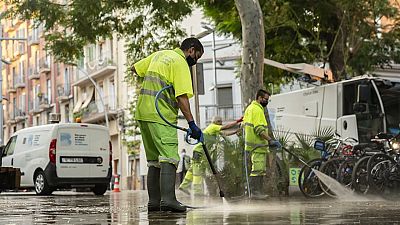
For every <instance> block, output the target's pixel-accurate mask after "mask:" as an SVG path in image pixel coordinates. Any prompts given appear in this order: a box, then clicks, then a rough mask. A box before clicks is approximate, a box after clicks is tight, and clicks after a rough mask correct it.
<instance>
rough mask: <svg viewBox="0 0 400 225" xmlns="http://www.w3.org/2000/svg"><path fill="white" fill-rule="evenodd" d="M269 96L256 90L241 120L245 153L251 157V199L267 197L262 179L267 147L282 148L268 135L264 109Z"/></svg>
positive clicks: (263, 91) (264, 172)
mask: <svg viewBox="0 0 400 225" xmlns="http://www.w3.org/2000/svg"><path fill="white" fill-rule="evenodd" d="M269 96H270V93H269V92H267V91H265V90H258V91H257V94H256V100H253V101H252V102H251V104H250V105H249V106H248V107H247V108H246V110H245V113H244V118H243V125H244V127H245V131H244V132H245V151H246V152H247V155H249V156H250V157H251V172H250V182H249V183H250V193H251V197H253V198H265V197H267V196H266V195H265V193H264V191H263V177H264V176H265V175H266V167H267V162H266V157H267V154H268V153H269V146H273V147H277V148H280V147H282V146H281V144H280V143H279V141H276V140H273V139H272V138H271V137H270V136H269V135H268V124H267V120H266V118H265V114H264V108H265V107H267V105H268V102H269ZM249 153H250V154H249ZM271 161H272V158H271V157H269V164H271ZM245 163H247V162H245Z"/></svg>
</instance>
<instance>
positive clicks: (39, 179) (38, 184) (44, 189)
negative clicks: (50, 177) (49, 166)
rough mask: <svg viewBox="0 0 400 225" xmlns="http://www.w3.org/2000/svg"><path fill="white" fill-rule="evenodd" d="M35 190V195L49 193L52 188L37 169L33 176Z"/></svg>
mask: <svg viewBox="0 0 400 225" xmlns="http://www.w3.org/2000/svg"><path fill="white" fill-rule="evenodd" d="M34 180H35V192H36V194H37V195H50V194H51V193H53V189H52V188H51V187H50V186H49V184H48V183H47V180H46V177H45V176H44V173H43V171H39V172H38V173H37V174H36V176H35V179H34Z"/></svg>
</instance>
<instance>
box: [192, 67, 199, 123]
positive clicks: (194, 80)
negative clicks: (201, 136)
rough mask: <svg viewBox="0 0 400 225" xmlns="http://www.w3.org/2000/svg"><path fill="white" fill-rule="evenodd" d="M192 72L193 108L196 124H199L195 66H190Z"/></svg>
mask: <svg viewBox="0 0 400 225" xmlns="http://www.w3.org/2000/svg"><path fill="white" fill-rule="evenodd" d="M192 73H193V92H194V108H195V112H196V124H197V125H198V126H201V124H200V107H199V90H198V83H197V66H196V65H195V66H194V67H192Z"/></svg>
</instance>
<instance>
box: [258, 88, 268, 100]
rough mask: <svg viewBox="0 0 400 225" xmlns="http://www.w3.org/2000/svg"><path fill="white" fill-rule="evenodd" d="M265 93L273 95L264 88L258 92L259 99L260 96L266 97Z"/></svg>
mask: <svg viewBox="0 0 400 225" xmlns="http://www.w3.org/2000/svg"><path fill="white" fill-rule="evenodd" d="M265 94H267V95H268V96H271V94H270V93H269V92H268V91H266V90H264V89H260V90H258V91H257V94H256V99H258V97H264V95H265Z"/></svg>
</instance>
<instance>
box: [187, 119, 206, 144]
mask: <svg viewBox="0 0 400 225" xmlns="http://www.w3.org/2000/svg"><path fill="white" fill-rule="evenodd" d="M189 128H190V130H191V131H192V134H191V137H192V138H194V139H196V140H198V141H200V138H201V136H202V134H203V133H202V132H201V130H200V128H199V127H197V125H196V124H195V123H194V121H190V122H189Z"/></svg>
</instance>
